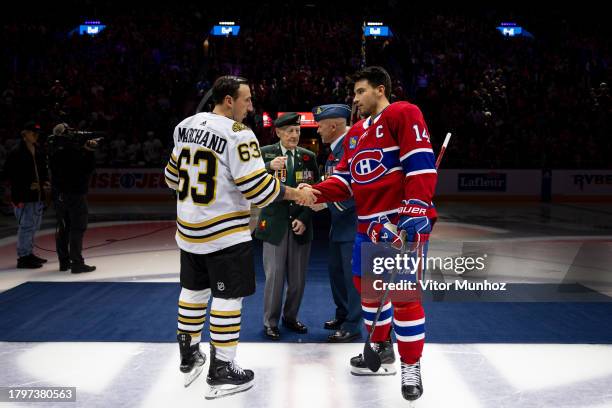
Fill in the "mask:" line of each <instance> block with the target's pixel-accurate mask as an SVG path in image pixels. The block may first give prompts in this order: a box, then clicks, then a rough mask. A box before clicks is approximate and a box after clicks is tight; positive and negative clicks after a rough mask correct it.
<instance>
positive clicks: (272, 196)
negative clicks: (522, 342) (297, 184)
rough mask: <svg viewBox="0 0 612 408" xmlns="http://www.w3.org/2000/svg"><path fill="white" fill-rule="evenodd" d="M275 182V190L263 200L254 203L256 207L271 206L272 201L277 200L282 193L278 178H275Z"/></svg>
mask: <svg viewBox="0 0 612 408" xmlns="http://www.w3.org/2000/svg"><path fill="white" fill-rule="evenodd" d="M273 180H274V184H275V185H274V188H273V189H272V192H271V193H270V194H268V195H267V196H266V197H265V198H264V199H263V200H261V201H258V202H256V203H254V204H255V206H257V207H260V208H261V207H265V206H266V205H268V204H270V203H271V202H272V200H274V199H275V198H276V196H277V195H278V193H279V192H280V181H279V180H278V179H277V178H273Z"/></svg>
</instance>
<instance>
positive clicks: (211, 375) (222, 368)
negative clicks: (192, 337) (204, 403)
mask: <svg viewBox="0 0 612 408" xmlns="http://www.w3.org/2000/svg"><path fill="white" fill-rule="evenodd" d="M254 378H255V374H254V373H253V370H243V369H242V368H240V367H239V366H238V364H236V362H235V361H230V362H227V361H221V360H219V359H217V352H216V349H215V346H213V345H212V344H211V345H210V367H209V370H208V377H206V382H207V383H208V385H210V389H209V390H208V392H207V393H206V395H205V396H204V397H205V398H206V399H215V398H221V397H226V396H228V395H232V394H236V393H239V392H243V391H246V390H248V389H249V388H251V387H252V386H253V385H254Z"/></svg>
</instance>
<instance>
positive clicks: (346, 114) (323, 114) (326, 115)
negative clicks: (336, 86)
mask: <svg viewBox="0 0 612 408" xmlns="http://www.w3.org/2000/svg"><path fill="white" fill-rule="evenodd" d="M312 113H313V114H314V119H315V120H316V121H317V122H318V121H320V120H323V119H331V118H344V119H346V120H349V119H350V118H351V108H350V106H348V105H344V104H341V103H332V104H329V105H321V106H316V107H315V108H314V109H313V110H312Z"/></svg>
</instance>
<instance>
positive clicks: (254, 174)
mask: <svg viewBox="0 0 612 408" xmlns="http://www.w3.org/2000/svg"><path fill="white" fill-rule="evenodd" d="M266 173H267V171H266V169H265V168H262V169H257V170H255V171H254V172H252V173H249V174H247V175H246V176H242V177H240V178H238V179H236V180H234V182H235V183H236V185H237V186H241V185H243V184H247V183H248V182H250V181H253V180H255V179H256V178H258V177H261V176H262V175H263V174H266Z"/></svg>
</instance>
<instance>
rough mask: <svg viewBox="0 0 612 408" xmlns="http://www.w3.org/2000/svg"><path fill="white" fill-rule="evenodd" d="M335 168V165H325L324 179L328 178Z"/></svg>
mask: <svg viewBox="0 0 612 408" xmlns="http://www.w3.org/2000/svg"><path fill="white" fill-rule="evenodd" d="M335 169H336V166H333V165H329V166H325V179H326V180H327V179H328V178H330V177H331V175H332V174H334V170H335Z"/></svg>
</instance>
